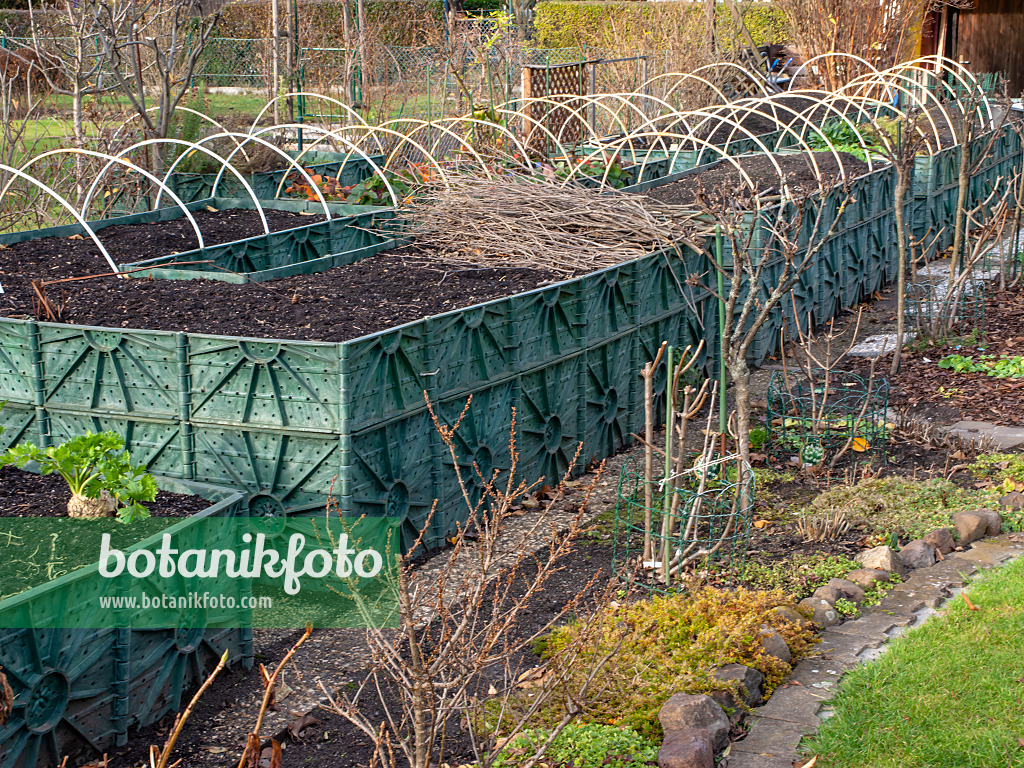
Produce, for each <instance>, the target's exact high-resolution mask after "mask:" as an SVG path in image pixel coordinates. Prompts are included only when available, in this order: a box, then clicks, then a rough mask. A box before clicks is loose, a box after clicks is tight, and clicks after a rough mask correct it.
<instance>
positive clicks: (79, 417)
mask: <svg viewBox="0 0 1024 768" xmlns="http://www.w3.org/2000/svg"><path fill="white" fill-rule="evenodd" d="M45 413H46V424H47V427H48V430H49V433H48V442H49V444H50V445H60V444H61V443H63V442H65V441H67V440H70V439H71V438H73V437H76V436H78V435H83V434H85V433H86V432H94V433H99V432H107V431H110V432H115V433H116V434H117V435H118V436H119V437H121V439H122V440H124V443H125V450H127V451H128V452H129V453H130V454H131V457H132V461H133V462H134V463H137V464H143V465H145V466H146V468H147V469H149V470H150V471H151V472H156V473H159V474H161V475H166V476H167V477H175V478H181V479H184V480H202V478H197V477H194V476H190V475H191V474H192V466H191V464H190V462H189V460H188V455H187V454H188V451H187V448H188V446H187V445H186V444H185V443H184V442H183V439H182V423H181V422H180V421H177V420H163V419H145V418H132V417H126V416H121V415H116V414H104V413H102V412H95V411H89V410H60V409H57V408H47V409H46V412H45Z"/></svg>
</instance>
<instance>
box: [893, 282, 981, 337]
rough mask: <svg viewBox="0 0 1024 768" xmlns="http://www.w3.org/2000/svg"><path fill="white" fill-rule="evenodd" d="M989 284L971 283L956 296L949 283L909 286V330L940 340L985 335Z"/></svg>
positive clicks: (914, 284) (906, 316) (959, 290)
mask: <svg viewBox="0 0 1024 768" xmlns="http://www.w3.org/2000/svg"><path fill="white" fill-rule="evenodd" d="M985 293H986V291H985V283H984V282H983V281H981V280H968V281H967V282H965V283H964V285H963V287H962V288H957V289H954V291H953V293H952V295H951V292H950V288H949V284H948V282H942V283H940V284H937V285H932V284H929V283H912V284H911V285H908V286H907V297H906V310H905V318H906V321H907V325H906V327H907V329H908V330H910V331H912V332H913V333H914V334H915V335H916V336H918V337H925V338H936V337H944V336H948V335H949V334H950V333H952V332H956V333H958V334H960V335H967V334H970V333H974V332H976V333H977V334H978V335H981V334H983V333H984V332H985Z"/></svg>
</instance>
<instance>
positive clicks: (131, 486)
mask: <svg viewBox="0 0 1024 768" xmlns="http://www.w3.org/2000/svg"><path fill="white" fill-rule="evenodd" d="M30 461H34V462H36V463H37V464H38V465H39V468H40V471H41V473H42V474H44V475H49V474H52V473H53V472H56V473H57V474H59V475H60V476H61V477H63V478H64V480H65V481H66V482H67V484H68V487H69V488H70V489H71V502H69V503H68V509H69V511H70V510H71V508H72V505H73V504H75V503H76V499H90V500H100V499H102V498H103V492H104V491H105V492H106V493H107V494H108V495H109V496H110V498H112V499H113V501H114V506H115V509H116V511H117V516H118V518H119V519H120V521H121V522H122V523H131V522H134V521H135V520H143V519H145V518H147V517H149V509H147V508H146V506H145V505H144V504H143V502H150V501H153V500H154V499H156V494H157V485H156V480H154V479H153V476H152V475H150V474H149V473H148V472H146V471H145V469H143V468H142V467H137V466H133V465H132V462H131V456H130V455H129V453H128V452H127V451H125V450H124V441H123V440H122V439H121V438H120V437H118V436H117V435H116V434H114V433H113V432H101V433H100V434H93V433H92V432H86V433H85V434H84V435H80V436H79V437H76V438H73V439H71V440H68V441H67V442H66V443H61V444H60V445H58V446H51V447H49V448H45V449H44V448H38V447H36V446H35V445H33V444H32V443H25V444H23V445H19V446H17V447H15V448H11V449H10V450H8V451H7V453H6V454H5V455H4V456H3V457H0V464H2V465H4V466H6V465H8V464H14V465H15V466H18V467H22V468H23V467H24V466H25V465H26V464H28V463H29V462H30Z"/></svg>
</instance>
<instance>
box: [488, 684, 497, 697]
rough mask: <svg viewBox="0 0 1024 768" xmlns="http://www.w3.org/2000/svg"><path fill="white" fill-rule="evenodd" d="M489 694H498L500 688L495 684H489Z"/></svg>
mask: <svg viewBox="0 0 1024 768" xmlns="http://www.w3.org/2000/svg"><path fill="white" fill-rule="evenodd" d="M487 695H488V696H497V695H498V689H497V688H495V687H494V686H493V685H491V686H489V687H488V688H487Z"/></svg>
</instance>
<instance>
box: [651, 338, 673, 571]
mask: <svg viewBox="0 0 1024 768" xmlns="http://www.w3.org/2000/svg"><path fill="white" fill-rule="evenodd" d="M665 371H666V373H665V475H664V477H665V482H664V484H663V486H662V489H661V492H662V510H663V511H662V514H663V515H664V516H665V519H667V518H668V515H669V512H670V510H671V508H672V506H671V503H670V499H671V496H672V494H670V493H669V492H668V489H669V478H670V477H671V475H672V395H673V394H674V393H673V392H672V347H668V348H667V349H666V350H665ZM652 549H653V550H654V551H657V548H652Z"/></svg>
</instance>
